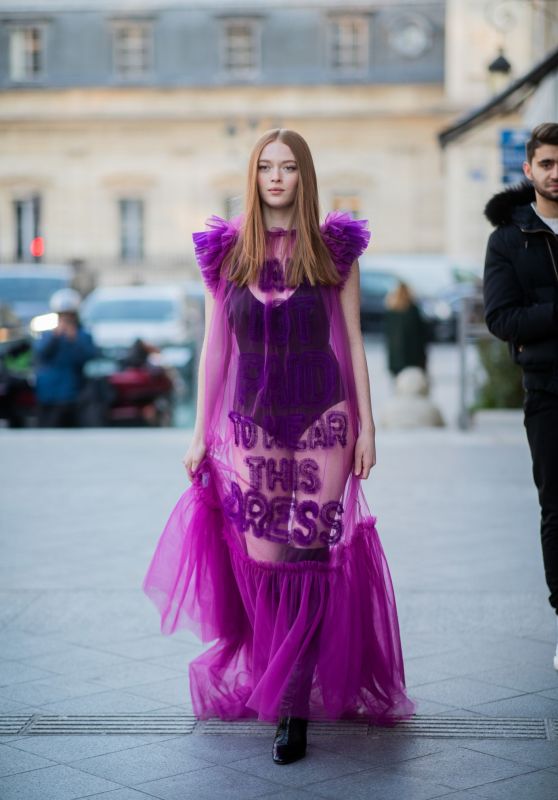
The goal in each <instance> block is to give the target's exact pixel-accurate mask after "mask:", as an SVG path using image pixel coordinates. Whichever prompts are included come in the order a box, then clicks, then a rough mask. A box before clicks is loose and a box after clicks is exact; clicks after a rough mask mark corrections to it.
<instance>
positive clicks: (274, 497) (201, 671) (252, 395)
mask: <svg viewBox="0 0 558 800" xmlns="http://www.w3.org/2000/svg"><path fill="white" fill-rule="evenodd" d="M241 223H242V221H241V219H240V218H236V219H234V220H231V221H225V220H223V219H221V218H219V217H212V218H210V220H208V230H206V231H203V232H200V233H196V234H194V244H195V249H196V256H197V259H198V263H199V265H200V269H201V272H202V275H203V278H204V280H205V282H206V284H207V286H208V287H209V289H210V290H211V292H212V294H213V295H214V297H215V308H214V313H213V317H212V321H211V326H210V329H209V332H208V343H207V357H206V364H205V376H206V377H205V381H206V389H205V423H206V444H207V453H206V457H205V458H204V460H203V462H202V464H201V465H200V467H199V468H198V470H197V472H196V476H195V480H194V483H193V484H192V486H190V487H189V488H188V489H187V490H186V491H185V492H184V493H183V494H182V496H181V497H180V498H179V500H178V502H177V504H176V506H175V507H174V509H173V510H172V512H171V515H170V517H169V519H168V522H167V524H166V526H165V528H164V530H163V532H162V534H161V537H160V539H159V542H158V544H157V547H156V550H155V552H154V554H153V558H152V560H151V563H150V565H149V568H148V571H147V574H146V576H145V579H144V582H143V589H144V591H145V593H146V594H147V595H148V596H149V597H150V598H151V600H152V601H153V602H154V603H155V604H156V606H157V608H158V609H159V611H160V614H161V630H162V632H163V633H165V634H172V633H174V632H175V631H176V630H179V629H181V628H188V629H190V630H193V631H194V632H195V633H196V634H197V635H198V636H200V637H201V639H202V641H204V642H214V644H213V646H212V647H210V649H209V650H207V651H206V652H205V653H204V654H202V655H201V656H200V657H198V658H196V659H195V660H194V661H193V662H192V663H191V664H190V690H191V694H192V701H193V706H194V711H195V713H196V714H197V716H198V717H200V718H202V719H203V718H208V717H212V716H218V717H221V718H223V719H237V718H242V717H257V718H258V719H261V720H266V721H275V720H277V718H278V717H280V716H284V715H291V716H296V717H305V718H308V719H331V720H333V719H339V718H352V719H362V720H363V721H364V720H366V721H372V722H374V723H376V724H393V723H395V722H397V721H398V720H400V719H404V718H407V717H409V716H410V715H411V714H412V713H413V711H414V706H413V703H412V702H411V700H410V699H409V698H408V697H407V694H406V691H405V678H404V670H403V659H402V654H401V645H400V639H399V627H398V620H397V610H396V604H395V598H394V593H393V587H392V583H391V578H390V574H389V569H388V566H387V563H386V559H385V556H384V553H383V550H382V546H381V543H380V540H379V537H378V533H377V531H376V526H375V522H376V520H375V518H374V517H373V516H372V515H371V513H370V511H369V509H368V507H367V504H366V500H365V498H364V494H363V492H362V487H361V485H360V480H359V479H358V478H357V477H355V476H354V475H353V473H352V464H353V452H354V445H355V441H356V437H357V435H358V417H357V404H356V396H355V386H354V377H353V372H352V364H351V357H350V351H349V344H348V337H347V332H346V327H345V323H344V318H343V314H342V309H341V305H340V288H341V287H342V285H343V283H344V281H345V280H346V279H347V277H348V274H349V272H350V269H351V266H352V264H353V262H354V261H355V260H356V258H358V256H359V255H360V254H361V253H362V251H363V250H364V249H365V247H366V245H367V243H368V240H369V236H370V234H369V233H368V231H367V230H366V223H365V222H363V221H355V220H352V219H351V218H350V217H349V216H348V215H346V214H343V213H341V212H333V213H331V214H329V215H328V216H327V217H326V220H325V222H324V224H323V226H322V235H323V238H324V240H325V242H326V244H327V246H328V247H329V249H330V252H331V255H332V258H333V261H334V263H335V265H336V266H337V269H338V270H339V273H340V277H341V283H340V284H339V286H335V287H324V286H314V287H312V286H310V285H309V284H304V283H303V284H301V285H299V286H298V287H296V288H295V289H292V288H289V287H287V286H286V284H285V280H284V276H285V269H286V268H288V260H289V256H290V254H291V253H292V247H293V243H294V239H295V236H296V233H295V232H294V231H291V232H288V231H285V230H283V229H280V228H275V229H271V230H270V231H268V232H267V259H266V262H265V264H264V265H263V266H262V270H261V275H260V280H259V282H258V285H257V286H250V287H242V288H239V287H237V286H236V285H234V284H232V283H231V282H230V281H227V279H226V276H223V275H222V274H221V267H222V262H223V258H224V257H225V255H226V254H227V252H228V251H229V248H230V247H232V246H233V244H234V243H235V241H236V238H237V236H238V235H239V230H240V227H241Z"/></svg>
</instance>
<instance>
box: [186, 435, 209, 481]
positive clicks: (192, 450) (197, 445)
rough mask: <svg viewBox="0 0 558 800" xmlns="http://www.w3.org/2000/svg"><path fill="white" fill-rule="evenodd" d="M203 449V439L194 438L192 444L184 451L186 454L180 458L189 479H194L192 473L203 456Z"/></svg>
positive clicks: (204, 448)
mask: <svg viewBox="0 0 558 800" xmlns="http://www.w3.org/2000/svg"><path fill="white" fill-rule="evenodd" d="M205 451H206V447H205V442H204V441H203V439H201V438H200V439H198V438H194V439H193V440H192V444H191V445H190V447H189V448H188V450H187V451H186V455H185V456H184V458H183V459H182V463H183V464H184V467H185V468H186V472H187V473H188V477H189V478H190V480H191V481H193V480H194V474H195V472H196V470H197V468H198V467H199V465H200V462H201V461H202V459H203V457H204V456H205Z"/></svg>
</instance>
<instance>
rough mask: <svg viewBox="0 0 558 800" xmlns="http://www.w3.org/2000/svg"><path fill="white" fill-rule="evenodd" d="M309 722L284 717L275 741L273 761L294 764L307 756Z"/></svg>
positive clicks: (298, 718)
mask: <svg viewBox="0 0 558 800" xmlns="http://www.w3.org/2000/svg"><path fill="white" fill-rule="evenodd" d="M307 725H308V720H306V719H301V718H300V717H282V718H281V719H280V720H279V725H278V726H277V731H276V732H275V739H274V740H273V761H274V762H275V763H276V764H292V762H293V761H298V760H299V759H300V758H304V756H305V755H306V727H307Z"/></svg>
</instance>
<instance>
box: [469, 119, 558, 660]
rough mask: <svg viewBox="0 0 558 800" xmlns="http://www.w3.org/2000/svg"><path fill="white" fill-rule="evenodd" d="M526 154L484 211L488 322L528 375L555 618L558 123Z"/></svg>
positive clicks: (527, 416)
mask: <svg viewBox="0 0 558 800" xmlns="http://www.w3.org/2000/svg"><path fill="white" fill-rule="evenodd" d="M526 151H527V152H526V161H525V162H524V163H523V171H524V173H525V176H526V178H527V181H528V182H527V183H524V184H520V185H519V186H515V187H512V188H511V189H507V190H506V191H505V192H500V193H499V194H497V195H495V196H494V197H493V198H492V199H491V200H490V202H489V203H488V204H487V206H486V209H485V214H486V216H487V218H488V219H489V220H490V222H492V224H493V225H495V226H496V230H495V231H493V232H492V234H491V236H490V238H489V240H488V247H487V251H486V262H485V270H484V302H485V318H486V323H487V325H488V328H489V329H490V331H491V332H492V333H493V334H494V335H495V336H498V337H499V338H500V339H503V340H504V341H507V342H509V346H510V352H511V355H512V357H513V358H514V360H515V361H516V363H517V364H519V365H520V366H521V367H522V369H523V388H524V405H523V408H524V424H525V428H526V431H527V438H528V441H529V447H530V450H531V456H532V461H533V477H534V480H535V484H536V486H537V490H538V494H539V503H540V507H541V541H542V553H543V561H544V569H545V574H546V581H547V584H548V588H549V590H550V596H549V601H550V604H551V606H552V608H553V609H554V610H555V611H556V613H557V614H558V242H557V239H556V237H557V236H558V124H555V123H550V122H549V123H543V124H542V125H539V126H537V127H536V128H535V129H534V130H533V131H532V132H531V137H530V139H529V141H528V142H527V145H526ZM557 622H558V617H557ZM554 667H555V668H556V669H557V670H558V645H557V647H556V654H555V656H554Z"/></svg>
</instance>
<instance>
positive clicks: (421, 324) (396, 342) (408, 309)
mask: <svg viewBox="0 0 558 800" xmlns="http://www.w3.org/2000/svg"><path fill="white" fill-rule="evenodd" d="M386 308H387V311H386V315H385V328H384V331H385V342H386V347H387V358H388V369H389V371H390V372H391V374H392V375H393V376H394V377H395V376H396V375H398V374H399V373H400V372H401V371H402V370H404V369H405V368H406V367H420V369H422V370H424V371H425V372H426V345H427V342H428V326H427V323H426V320H425V319H424V318H423V316H422V314H421V312H420V309H419V307H418V306H417V304H416V303H415V301H414V299H413V295H412V293H411V290H410V289H409V287H408V286H407V284H406V283H403V282H402V281H400V282H399V283H398V284H397V286H396V287H395V289H394V290H393V291H391V292H390V293H389V294H388V295H387V297H386Z"/></svg>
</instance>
